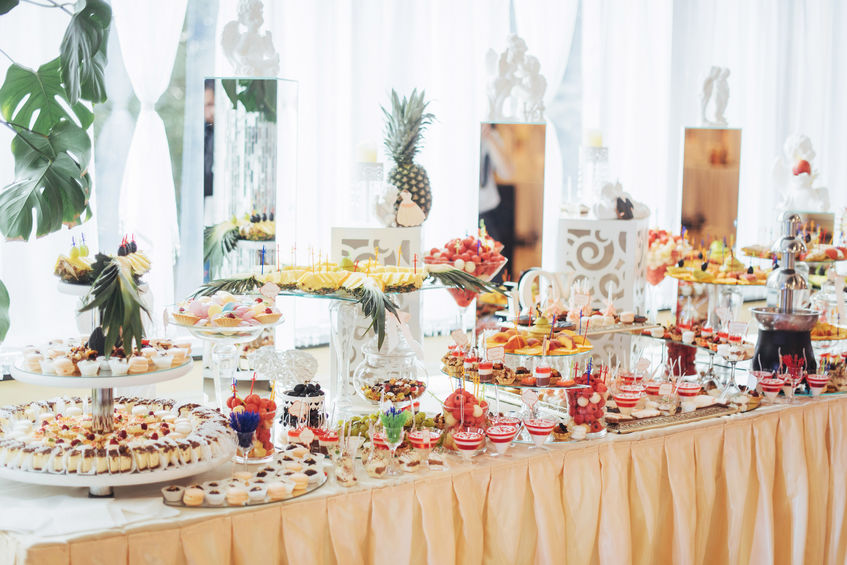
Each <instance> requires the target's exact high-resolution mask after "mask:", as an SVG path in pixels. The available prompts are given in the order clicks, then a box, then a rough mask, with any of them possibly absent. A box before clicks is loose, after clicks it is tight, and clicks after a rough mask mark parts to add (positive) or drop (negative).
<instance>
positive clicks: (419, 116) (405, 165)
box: [382, 89, 434, 216]
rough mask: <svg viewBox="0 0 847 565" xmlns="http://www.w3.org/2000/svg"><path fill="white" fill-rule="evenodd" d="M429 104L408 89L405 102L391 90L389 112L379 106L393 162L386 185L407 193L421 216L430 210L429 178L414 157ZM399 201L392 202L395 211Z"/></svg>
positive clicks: (421, 95)
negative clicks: (419, 210) (421, 213)
mask: <svg viewBox="0 0 847 565" xmlns="http://www.w3.org/2000/svg"><path fill="white" fill-rule="evenodd" d="M428 104H429V102H424V91H423V90H422V91H421V92H420V93H418V91H417V89H415V90H412V94H411V95H410V96H409V98H408V99H406V97H403V99H402V100H400V97H399V96H397V92H395V91H394V90H393V89H392V90H391V111H390V112H389V111H388V110H386V109H385V108H384V107H382V113H383V114H385V148H386V150H387V151H388V153H389V154H390V155H391V157H392V158H393V159H394V163H395V165H394V168H392V169H391V170H390V171H389V172H388V179H387V180H388V182H389V183H390V184H392V185H394V186H395V187H397V190H399V191H400V192H402V191H404V190H408V191H409V193H410V194H411V195H412V201H413V202H414V203H415V204H417V205H418V206H420V208H421V210H422V211H423V213H424V216H429V210H430V209H431V208H432V190H431V189H430V186H429V176H427V174H426V169H424V168H423V167H421V166H420V165H417V164H415V162H414V159H415V154H416V153H417V152H418V149H420V144H421V138H422V136H423V132H424V130H425V129H426V126H428V125H429V124H430V123H432V119H433V117H434V116H433V115H432V114H430V113H424V110H426V107H427V105H428ZM400 202H401V198H400V196H398V197H397V202H395V203H394V210H395V212H396V211H397V208H398V207H399V205H400Z"/></svg>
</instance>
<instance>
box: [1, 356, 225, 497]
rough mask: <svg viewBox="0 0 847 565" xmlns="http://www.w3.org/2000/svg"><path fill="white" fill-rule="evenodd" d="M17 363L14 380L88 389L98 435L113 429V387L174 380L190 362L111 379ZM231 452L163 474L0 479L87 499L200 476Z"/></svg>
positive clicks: (4, 472)
mask: <svg viewBox="0 0 847 565" xmlns="http://www.w3.org/2000/svg"><path fill="white" fill-rule="evenodd" d="M21 363H22V361H18V362H17V363H16V364H15V365H14V366H13V367H12V377H13V378H14V379H15V380H18V381H21V382H24V383H28V384H34V385H38V386H47V387H60V388H90V389H91V416H92V430H93V431H95V432H98V433H107V432H110V431H112V430H113V429H114V413H115V405H114V389H113V387H116V386H142V385H149V384H153V383H158V382H163V381H168V380H172V379H176V378H179V377H181V376H183V375H185V374H186V373H188V372H189V371H190V370H191V367H192V361H191V360H188V361H186V362H185V363H183V364H182V365H179V366H178V367H170V368H168V369H161V370H157V371H150V372H147V373H140V374H134V375H120V376H112V375H111V374H110V373H109V372H108V371H104V372H103V373H101V375H99V376H96V377H64V376H58V375H45V374H43V373H35V372H33V371H29V370H27V369H24V368H23V367H22V366H21ZM233 453H235V446H234V445H233V449H232V451H230V452H229V453H228V454H226V457H218V458H216V459H214V460H212V461H204V462H200V463H194V464H191V465H184V466H182V467H179V468H176V469H165V470H163V471H149V472H140V473H121V474H116V475H79V476H74V475H59V474H53V473H38V472H32V471H21V470H18V469H4V468H0V477H3V478H8V479H12V480H15V481H21V482H27V483H36V484H50V485H58V486H69V487H70V486H87V487H89V493H88V494H89V496H91V497H105V496H112V494H113V493H112V487H113V486H121V485H136V484H146V483H157V482H160V481H168V480H172V479H177V478H181V477H187V476H189V475H195V474H198V473H203V472H205V471H207V470H209V469H211V468H212V467H215V466H217V465H219V464H220V463H222V462H224V461H226V460H227V459H229V458H231V457H232V455H233Z"/></svg>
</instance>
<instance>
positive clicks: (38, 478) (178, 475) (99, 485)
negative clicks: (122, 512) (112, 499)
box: [0, 443, 235, 498]
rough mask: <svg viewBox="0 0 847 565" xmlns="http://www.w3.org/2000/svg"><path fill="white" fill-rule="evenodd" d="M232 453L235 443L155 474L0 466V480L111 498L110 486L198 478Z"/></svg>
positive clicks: (148, 472) (230, 456) (226, 459)
mask: <svg viewBox="0 0 847 565" xmlns="http://www.w3.org/2000/svg"><path fill="white" fill-rule="evenodd" d="M234 454H235V443H233V444H232V449H226V450H224V451H223V452H221V454H220V455H219V456H217V457H215V458H214V459H210V460H208V461H198V462H197V463H189V464H187V465H182V466H180V467H168V468H167V469H162V470H158V471H137V472H133V473H116V474H114V475H110V474H100V475H79V474H76V473H74V474H58V473H47V472H34V471H22V470H20V469H7V468H5V467H0V479H9V480H11V481H18V482H21V483H30V484H35V485H49V486H58V487H88V491H89V496H90V497H92V498H95V497H96V498H100V497H105V496H111V495H112V487H122V486H132V485H146V484H152V483H161V482H164V481H175V480H177V479H182V478H184V477H190V476H192V475H199V474H201V473H205V472H206V471H211V470H212V469H214V468H215V467H217V466H219V465H221V464H223V463H226V462H227V461H229V460H230V459H232V456H233V455H234Z"/></svg>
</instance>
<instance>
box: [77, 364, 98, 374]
mask: <svg viewBox="0 0 847 565" xmlns="http://www.w3.org/2000/svg"><path fill="white" fill-rule="evenodd" d="M76 366H77V368H78V369H79V373H80V374H81V375H82V376H83V377H96V376H97V373H99V372H100V363H98V362H97V361H78V362H77V364H76Z"/></svg>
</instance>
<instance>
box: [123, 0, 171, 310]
mask: <svg viewBox="0 0 847 565" xmlns="http://www.w3.org/2000/svg"><path fill="white" fill-rule="evenodd" d="M186 4H187V0H149V1H147V2H136V1H135V0H116V1H115V2H113V4H112V10H113V13H114V19H115V29H116V31H117V34H118V39H119V40H120V45H121V53H122V55H123V59H124V65H125V67H126V69H127V74H129V78H130V81H131V82H132V87H133V90H134V91H135V94H136V96H137V97H138V99H139V101H140V102H141V109H140V111H139V114H138V121H137V122H136V124H135V131H134V132H133V135H132V142H131V144H130V148H129V154H128V156H127V161H126V164H125V167H124V176H123V182H122V184H121V198H120V206H119V208H118V214H119V216H120V225H121V229H122V230H123V231H124V232H125V233H129V234H134V235H135V238H136V240H137V241H138V245H139V247H140V248H141V249H143V250H144V251H145V252H146V253H147V254H148V256H149V257H150V260H151V261H152V265H153V266H152V268H151V270H150V272H149V273H148V274H147V275H146V276H145V280H146V282H147V283H148V284H149V287H150V290H151V291H152V293H153V300H154V301H155V303H154V312H153V314H154V315H153V320H154V323H156V321H157V320H158V319H159V316H158V315H155V312H156V311H157V310H158V309H160V308H161V307H162V306H164V305H166V304H170V303H172V302H173V298H174V271H173V265H174V260H175V257H176V255H177V254H178V252H179V229H178V226H177V221H176V196H175V193H174V179H173V172H172V170H171V157H170V153H169V149H168V138H167V136H166V134H165V126H164V123H163V122H162V118H161V117H159V115H158V114H157V113H156V108H155V104H156V101H157V100H158V99H159V97H161V95H162V93H164V91H165V89H166V88H167V86H168V83H169V82H170V77H171V71H172V69H173V64H174V58H175V56H176V50H177V47H178V45H179V36H180V32H181V31H182V24H183V20H184V18H185V7H186Z"/></svg>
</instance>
